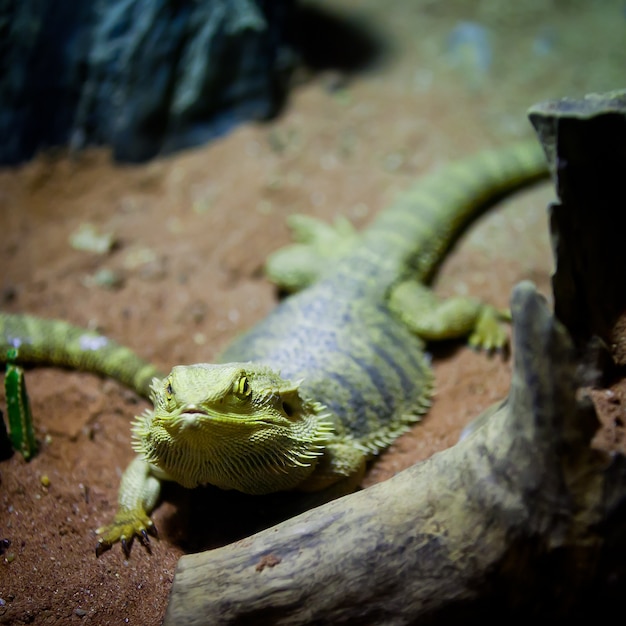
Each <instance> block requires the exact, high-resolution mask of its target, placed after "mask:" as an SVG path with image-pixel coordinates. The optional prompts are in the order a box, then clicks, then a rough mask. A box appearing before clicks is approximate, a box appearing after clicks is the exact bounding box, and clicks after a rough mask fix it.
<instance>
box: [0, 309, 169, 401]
mask: <svg viewBox="0 0 626 626" xmlns="http://www.w3.org/2000/svg"><path fill="white" fill-rule="evenodd" d="M10 348H17V350H18V357H17V361H18V362H19V363H30V364H46V365H57V366H61V367H69V368H72V369H78V370H83V371H87V372H93V373H95V374H101V375H103V376H109V377H111V378H113V379H115V380H117V381H119V382H121V383H122V384H124V385H126V386H128V387H130V388H131V389H134V390H135V391H136V392H137V393H139V394H140V395H142V396H144V397H146V398H148V397H149V393H150V383H151V381H152V379H153V377H155V376H156V377H158V378H163V374H162V373H161V372H159V371H158V370H157V368H156V367H154V366H153V365H151V364H150V363H148V362H147V361H144V360H143V359H141V358H139V357H138V356H137V355H136V354H135V353H134V352H133V351H132V350H130V349H129V348H125V347H124V346H121V345H119V344H117V343H115V342H114V341H111V340H110V339H108V338H107V337H104V336H103V335H100V334H98V333H95V332H93V331H89V330H86V329H84V328H79V327H78V326H72V325H71V324H68V323H66V322H62V321H59V320H45V319H41V318H38V317H33V316H31V315H10V314H6V313H0V362H4V361H6V357H7V351H8V350H9V349H10Z"/></svg>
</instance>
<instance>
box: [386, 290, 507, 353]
mask: <svg viewBox="0 0 626 626" xmlns="http://www.w3.org/2000/svg"><path fill="white" fill-rule="evenodd" d="M389 308H390V309H391V310H392V311H393V312H394V313H395V314H396V315H398V316H399V317H400V319H401V320H402V321H403V322H404V323H405V324H406V325H407V326H408V327H409V328H410V329H411V330H412V331H413V332H414V333H416V334H417V335H419V336H420V337H421V338H422V339H425V340H426V341H439V340H442V339H456V338H459V337H466V336H467V337H468V342H469V344H470V345H471V346H472V347H473V348H481V349H484V350H501V349H503V348H505V347H506V345H507V342H508V335H507V332H506V330H505V328H504V327H503V325H502V323H501V322H503V321H509V320H510V314H509V313H508V311H500V310H498V309H496V308H495V307H492V306H490V305H488V304H484V303H482V302H480V301H479V300H476V299H474V298H464V297H457V298H448V299H446V300H439V299H438V298H437V297H436V296H435V294H434V293H433V291H432V290H431V289H430V288H429V287H427V286H426V285H423V284H421V283H419V282H417V281H416V280H406V281H403V282H401V283H399V284H398V285H396V286H395V287H394V288H393V289H392V291H391V293H390V296H389Z"/></svg>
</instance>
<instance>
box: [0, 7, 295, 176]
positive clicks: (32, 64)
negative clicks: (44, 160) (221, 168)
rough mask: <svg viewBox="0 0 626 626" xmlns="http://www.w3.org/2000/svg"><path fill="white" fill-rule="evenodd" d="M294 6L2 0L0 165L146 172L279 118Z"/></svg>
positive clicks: (290, 64) (289, 60)
mask: <svg viewBox="0 0 626 626" xmlns="http://www.w3.org/2000/svg"><path fill="white" fill-rule="evenodd" d="M294 5H295V0H196V1H192V0H89V1H86V2H73V1H72V0H54V1H50V0H19V1H18V0H0V70H1V73H0V136H1V137H2V141H1V142H0V163H5V164H9V163H18V162H20V161H23V160H25V159H28V158H30V157H31V156H32V155H33V154H34V153H35V152H36V151H37V150H38V149H40V148H45V147H50V146H58V145H66V144H68V143H69V144H70V146H71V147H73V148H75V149H76V148H80V147H82V146H85V145H91V144H109V145H111V146H112V147H113V153H114V156H115V158H116V159H118V160H121V161H131V162H133V161H143V160H146V159H148V158H150V157H152V156H154V155H156V154H162V153H168V152H171V151H174V150H177V149H180V148H184V147H187V146H191V145H196V144H199V143H202V142H204V141H206V140H208V139H210V138H212V137H215V136H217V135H219V134H221V133H224V132H226V131H227V130H228V129H229V128H231V127H232V126H233V125H234V124H236V123H237V122H239V121H242V120H248V119H263V118H267V117H269V116H272V115H273V114H275V113H276V112H277V110H278V109H279V107H280V105H281V103H282V101H283V99H284V96H285V92H286V80H287V77H288V75H289V72H290V70H291V68H292V67H293V65H294V59H295V55H294V53H293V51H292V48H291V46H290V44H289V42H288V26H289V23H290V20H291V17H292V16H291V14H292V11H293V7H294Z"/></svg>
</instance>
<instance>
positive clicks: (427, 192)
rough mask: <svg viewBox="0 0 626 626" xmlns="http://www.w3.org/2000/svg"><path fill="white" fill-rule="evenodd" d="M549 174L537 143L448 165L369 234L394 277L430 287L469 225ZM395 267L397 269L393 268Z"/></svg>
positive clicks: (377, 222)
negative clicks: (407, 276)
mask: <svg viewBox="0 0 626 626" xmlns="http://www.w3.org/2000/svg"><path fill="white" fill-rule="evenodd" d="M547 174H548V166H547V161H546V157H545V154H544V152H543V150H542V148H541V146H540V145H539V143H538V142H537V141H535V140H533V141H523V142H519V143H516V144H513V145H511V146H508V147H506V148H503V149H495V150H485V151H483V152H479V153H478V154H475V155H472V156H470V157H467V158H465V159H462V160H460V161H457V162H455V163H451V164H450V165H446V166H445V167H442V168H440V169H438V170H436V171H435V172H433V173H432V174H430V175H427V176H426V177H425V178H421V179H420V180H419V183H418V184H417V185H416V186H415V187H414V188H413V189H409V190H408V191H407V192H404V193H403V194H402V195H401V196H400V197H399V198H398V199H397V200H396V202H395V203H394V204H393V205H391V207H389V208H388V209H386V210H385V211H383V212H381V213H380V214H379V216H378V217H377V218H376V219H375V220H374V222H373V223H372V225H371V226H370V227H369V228H368V229H367V231H366V232H365V233H364V237H365V239H366V241H367V247H368V248H369V249H370V250H371V251H376V252H377V253H378V256H379V257H380V259H381V262H383V263H385V264H387V265H388V266H389V270H390V271H392V272H393V271H396V272H397V271H398V269H397V268H401V269H404V270H405V271H406V270H407V269H408V270H409V271H410V272H411V275H412V276H413V277H414V278H416V279H417V280H419V281H421V282H428V281H429V280H430V279H431V278H432V275H433V273H434V272H435V271H436V269H437V267H438V265H439V263H440V262H441V260H442V259H443V257H444V256H445V254H446V252H447V251H448V249H449V248H450V247H451V245H452V244H453V243H454V241H455V240H456V239H457V238H458V236H459V235H460V234H461V232H462V231H463V229H464V228H465V227H466V226H467V224H468V223H469V222H470V221H471V220H473V219H474V218H475V217H476V216H477V215H479V214H480V213H481V212H482V211H483V210H484V209H485V208H487V206H489V205H490V204H493V202H494V201H495V200H497V199H498V198H500V197H502V196H503V195H505V194H507V193H510V192H511V191H514V190H515V189H518V188H519V187H521V186H524V185H526V184H528V183H531V182H533V181H535V180H538V179H540V178H543V177H544V176H546V175H547ZM392 266H393V267H392Z"/></svg>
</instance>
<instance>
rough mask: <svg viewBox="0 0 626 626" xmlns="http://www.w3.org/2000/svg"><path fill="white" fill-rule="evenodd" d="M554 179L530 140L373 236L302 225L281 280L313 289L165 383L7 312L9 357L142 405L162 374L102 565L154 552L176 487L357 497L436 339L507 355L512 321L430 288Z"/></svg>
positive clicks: (427, 191) (445, 175) (405, 417)
mask: <svg viewBox="0 0 626 626" xmlns="http://www.w3.org/2000/svg"><path fill="white" fill-rule="evenodd" d="M545 173H546V165H545V160H544V156H543V153H542V152H541V151H540V148H539V147H538V146H536V145H535V144H534V143H522V144H517V145H515V146H512V147H511V148H508V149H505V150H498V151H489V152H485V153H481V154H479V155H476V156H474V157H471V158H469V159H466V160H464V161H460V162H458V163H456V164H453V165H451V166H449V167H447V168H445V169H442V170H440V171H438V172H435V173H434V174H431V175H430V176H428V177H427V178H425V179H424V180H423V181H421V182H420V183H419V185H418V186H417V187H416V188H415V189H413V190H411V191H409V192H408V193H406V194H405V195H403V196H402V197H401V198H400V199H399V200H398V201H397V202H396V203H395V204H394V205H393V206H392V207H390V208H389V209H387V210H385V211H383V212H381V213H380V214H379V216H378V217H377V218H376V219H375V220H374V222H373V223H372V225H371V226H370V227H369V228H368V229H366V230H365V231H364V232H363V233H362V234H361V235H357V234H356V233H355V232H354V231H353V230H352V229H351V227H350V226H349V225H347V224H346V223H345V222H342V221H340V222H338V223H337V224H336V226H335V227H334V228H333V227H329V226H325V225H322V224H320V223H318V222H316V221H315V220H312V219H311V218H302V217H299V218H294V221H295V223H294V224H293V225H294V227H295V230H296V235H297V238H298V239H299V243H297V244H295V245H294V246H291V247H288V248H287V249H284V250H281V251H278V252H277V253H275V254H274V255H273V256H272V257H271V258H270V259H269V260H268V264H267V270H268V274H269V275H270V277H271V278H272V279H273V280H275V281H276V282H277V283H278V284H279V285H281V286H282V287H283V288H285V289H287V290H289V291H297V290H299V289H300V290H301V291H300V292H299V293H297V294H295V295H292V296H290V297H288V298H286V299H285V300H284V301H283V302H282V303H281V304H280V305H279V306H278V307H277V308H276V309H275V310H274V311H273V312H272V313H271V314H270V315H269V316H268V317H267V318H266V319H265V320H263V321H262V322H260V323H259V324H258V325H256V326H255V327H254V328H253V329H252V330H250V331H249V332H248V333H246V334H244V335H243V336H242V337H240V338H238V339H236V340H235V341H234V342H233V343H232V344H231V345H230V347H229V348H228V349H227V350H226V351H225V353H224V354H223V355H222V357H221V359H220V362H221V363H222V364H221V365H209V364H196V365H190V366H178V367H175V368H174V369H173V370H172V372H171V373H170V374H169V376H167V377H162V376H159V375H158V374H156V372H155V371H154V370H153V369H151V366H149V365H148V364H146V363H145V362H143V361H141V360H140V359H138V358H137V357H135V356H134V355H132V353H130V351H126V349H125V348H121V347H119V346H112V344H111V343H107V342H108V340H104V339H99V338H96V337H94V336H93V335H92V334H91V335H88V336H86V335H85V333H86V331H84V330H82V329H76V328H73V327H70V326H68V325H66V324H63V323H61V322H44V321H41V320H37V319H35V318H23V317H20V316H10V315H0V334H1V335H2V336H3V337H4V342H5V344H10V345H14V344H16V343H19V344H20V357H22V358H23V359H25V360H28V361H33V360H34V361H38V362H41V361H45V362H52V363H57V364H60V365H68V366H70V367H78V368H82V369H89V370H92V371H96V372H100V373H104V374H106V375H108V376H113V377H114V378H117V379H118V380H122V382H124V383H126V384H128V385H130V386H131V387H132V388H134V389H136V390H137V391H138V392H139V393H142V394H145V393H146V390H147V380H148V377H149V378H152V377H153V376H154V380H153V382H152V385H151V392H150V393H151V398H152V401H153V404H154V409H152V410H149V411H147V412H146V413H145V414H144V415H142V416H140V417H139V418H137V420H136V421H135V423H134V425H133V446H134V449H135V450H136V451H137V453H138V455H137V457H136V458H135V460H134V461H133V462H132V463H131V465H130V466H129V468H128V469H127V470H126V472H125V473H124V476H123V478H122V485H121V487H120V492H119V509H118V512H117V514H116V516H115V519H114V520H113V522H112V523H111V524H110V525H108V526H106V527H103V528H101V529H99V530H98V532H99V534H100V539H99V544H98V548H97V553H98V554H99V553H101V552H102V551H104V550H106V549H107V548H109V547H110V546H111V545H112V544H113V543H115V542H116V541H118V540H119V541H121V543H122V546H123V548H124V550H125V552H126V553H128V552H129V550H130V544H131V542H132V539H133V538H134V537H135V536H138V537H139V538H140V540H141V541H142V542H143V543H144V545H146V546H147V545H148V538H147V534H148V533H149V532H152V531H153V525H152V522H151V520H150V517H149V514H150V512H151V511H152V509H153V508H154V506H155V504H156V502H157V499H158V495H159V490H160V483H161V481H163V480H175V481H177V482H179V483H180V484H182V485H183V486H185V487H195V486H196V485H200V484H205V483H211V484H214V485H217V486H219V487H222V488H225V489H238V490H240V491H243V492H245V493H253V494H261V493H268V492H272V491H280V490H286V489H303V490H320V489H326V488H329V487H331V488H332V489H334V490H336V492H337V493H341V492H346V491H349V490H351V489H353V488H354V487H355V486H356V484H358V481H359V479H360V477H361V475H362V473H363V471H364V467H365V462H366V460H367V459H369V458H370V457H371V456H372V455H374V454H376V453H378V452H379V451H380V450H381V449H382V448H384V447H385V446H387V445H388V444H389V443H390V442H391V441H393V440H394V439H395V438H396V437H397V436H398V435H399V434H400V433H402V432H404V431H405V430H406V429H407V428H408V427H409V426H410V425H411V424H412V423H414V422H415V421H417V420H418V419H419V417H420V416H421V414H422V413H423V412H424V411H425V410H426V409H427V408H428V406H429V403H430V396H431V389H432V374H431V371H430V365H429V362H428V358H427V357H426V356H425V354H424V343H425V341H429V340H436V339H442V338H451V337H460V336H464V335H468V336H469V340H470V343H471V344H473V345H475V346H477V347H482V348H487V349H497V348H500V347H503V345H504V344H505V343H506V332H505V331H504V330H503V329H502V328H501V326H500V324H499V323H498V321H499V319H502V318H505V317H506V314H504V313H500V312H497V311H495V309H493V308H492V307H489V306H486V305H482V304H480V303H478V302H477V301H475V300H471V299H466V298H455V299H453V300H448V301H445V302H438V301H437V300H436V299H435V297H434V296H433V294H432V292H431V291H430V290H429V289H428V288H427V287H426V286H425V285H426V283H427V282H428V281H429V280H430V278H431V276H432V274H433V272H434V271H435V269H436V268H437V266H438V264H439V263H440V261H441V260H442V258H443V257H444V256H445V253H446V251H447V250H448V249H449V247H450V245H451V244H452V242H453V241H454V239H455V238H456V237H457V236H458V234H459V233H460V232H461V231H462V229H463V227H464V226H465V225H466V224H467V223H468V222H469V221H470V220H471V219H472V218H473V217H475V216H476V215H477V214H478V213H479V212H480V210H481V209H482V208H483V206H484V205H485V203H486V202H487V201H489V200H492V199H493V198H494V197H497V196H499V195H501V194H502V193H504V192H506V191H510V190H511V189H513V188H515V187H517V186H520V185H522V184H525V183H528V182H530V181H532V180H535V179H537V178H538V177H540V176H543V175H545ZM85 337H88V339H85ZM68 338H70V339H71V341H69V342H68V341H67V339H68ZM44 346H45V347H44ZM60 346H63V347H62V348H61V347H60ZM85 347H88V348H89V347H90V348H91V349H90V350H87V351H85V349H84V348H85ZM26 348H27V349H26ZM1 352H4V350H3V349H2V345H1V344H0V353H1Z"/></svg>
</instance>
